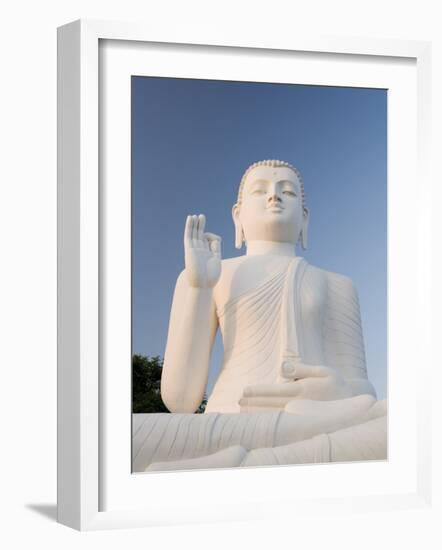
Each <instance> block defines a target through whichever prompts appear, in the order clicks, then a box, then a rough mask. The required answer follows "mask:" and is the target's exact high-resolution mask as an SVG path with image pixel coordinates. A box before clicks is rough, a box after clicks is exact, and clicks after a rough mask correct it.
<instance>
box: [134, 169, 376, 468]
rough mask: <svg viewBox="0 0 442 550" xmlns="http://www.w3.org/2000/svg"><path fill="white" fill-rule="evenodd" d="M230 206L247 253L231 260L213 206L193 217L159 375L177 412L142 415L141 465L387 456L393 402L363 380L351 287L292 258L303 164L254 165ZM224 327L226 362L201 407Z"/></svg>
mask: <svg viewBox="0 0 442 550" xmlns="http://www.w3.org/2000/svg"><path fill="white" fill-rule="evenodd" d="M232 214H233V220H234V223H235V228H236V246H237V248H241V247H242V245H243V242H245V245H246V250H247V252H246V254H245V255H243V256H239V257H236V258H231V259H225V260H221V239H220V237H219V236H217V235H214V234H212V233H208V232H206V220H205V217H204V216H203V215H199V216H196V215H192V216H188V218H187V221H186V226H185V231H184V250H185V269H184V271H183V272H182V273H181V274H180V276H179V277H178V281H177V284H176V288H175V293H174V297H173V303H172V310H171V317H170V324H169V334H168V339H167V346H166V352H165V358H164V367H163V376H162V382H161V395H162V398H163V401H164V403H165V404H166V406H167V407H168V408H169V410H170V411H171V412H172V413H174V414H172V415H167V414H159V415H137V419H136V421H134V457H135V458H134V469H136V470H144V469H149V470H157V469H162V470H164V469H176V468H201V467H223V466H224V467H226V466H239V465H242V466H245V465H252V464H253V465H256V464H273V463H274V464H278V463H299V462H317V461H329V460H358V459H359V460H363V459H369V458H377V459H379V458H385V455H386V403H385V402H377V401H376V399H375V391H374V389H373V386H372V385H371V384H370V382H369V381H368V379H367V371H366V365H365V354H364V343H363V336H362V328H361V320H360V312H359V303H358V298H357V294H356V291H355V289H354V286H353V284H352V282H351V280H350V279H349V278H347V277H345V276H343V275H338V274H336V273H330V272H327V271H324V270H322V269H319V268H316V267H313V266H311V265H309V264H308V263H307V262H306V261H305V260H304V259H303V258H301V257H298V256H296V245H297V243H298V241H300V243H301V245H302V247H303V248H304V249H305V248H306V245H307V228H308V222H309V212H308V209H307V208H306V205H305V196H304V185H303V181H302V178H301V176H300V174H299V172H298V170H297V169H296V168H295V167H293V166H291V165H290V164H288V163H287V162H282V161H277V160H267V161H260V162H256V163H254V164H252V165H251V166H250V167H249V168H248V169H247V170H246V172H245V173H244V175H243V177H242V180H241V183H240V187H239V193H238V200H237V202H236V204H235V205H234V206H233V210H232ZM218 328H219V329H220V330H221V334H222V339H223V346H224V360H223V365H222V369H221V371H220V374H219V376H218V379H217V380H216V383H215V386H214V388H213V391H212V393H211V395H210V396H209V400H208V403H207V407H206V413H205V414H204V415H193V414H192V413H194V411H195V410H196V409H197V408H198V406H199V404H200V402H201V400H202V398H203V394H204V391H205V388H206V385H207V379H208V372H209V361H210V354H211V349H212V346H213V343H214V339H215V335H216V331H217V329H218ZM175 423H178V424H177V426H181V427H182V429H181V435H180V429H179V428H178V427H176V426H175ZM184 426H185V428H184ZM217 429H218V430H217ZM218 432H219V435H218V437H216V434H217V433H218ZM249 432H250V433H249ZM184 433H185V434H186V435H183V434H184ZM205 433H206V438H205V436H204V434H205ZM209 433H210V437H209V435H208V434H209ZM251 433H253V436H252V435H251ZM146 434H149V435H146ZM214 434H215V436H214ZM207 437H209V439H210V441H208V440H206V439H207ZM149 438H150V441H149ZM180 441H181V442H180ZM333 441H334V442H335V443H334V451H333V444H332V443H333ZM343 441H344V442H346V443H345V444H344V443H343ZM355 441H356V442H357V445H356V448H355V446H354V444H355ZM336 442H338V443H336ZM364 445H365V447H364ZM363 448H366V453H365V454H364V451H363V450H361V449H363ZM336 449H339V450H340V451H339V453H337V452H336ZM343 449H344V452H342V451H343ZM278 453H279V454H278ZM275 457H276V458H275Z"/></svg>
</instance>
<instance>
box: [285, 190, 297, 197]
mask: <svg viewBox="0 0 442 550" xmlns="http://www.w3.org/2000/svg"><path fill="white" fill-rule="evenodd" d="M283 194H284V195H289V196H290V197H296V193H295V192H294V191H290V190H289V189H285V190H284V191H283Z"/></svg>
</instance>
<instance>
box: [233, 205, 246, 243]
mask: <svg viewBox="0 0 442 550" xmlns="http://www.w3.org/2000/svg"><path fill="white" fill-rule="evenodd" d="M232 218H233V223H234V224H235V248H237V249H238V250H239V249H241V248H242V245H243V242H244V231H243V229H242V225H241V222H240V221H239V208H238V205H237V204H235V205H233V208H232Z"/></svg>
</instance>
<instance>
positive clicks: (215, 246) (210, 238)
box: [204, 233, 221, 257]
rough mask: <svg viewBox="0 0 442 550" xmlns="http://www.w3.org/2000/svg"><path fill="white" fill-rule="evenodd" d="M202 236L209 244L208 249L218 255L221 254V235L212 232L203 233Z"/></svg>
mask: <svg viewBox="0 0 442 550" xmlns="http://www.w3.org/2000/svg"><path fill="white" fill-rule="evenodd" d="M204 237H205V239H206V241H207V243H208V245H209V249H210V250H211V251H212V252H213V253H214V254H215V255H216V256H218V257H220V256H221V237H220V236H219V235H215V234H214V233H205V234H204Z"/></svg>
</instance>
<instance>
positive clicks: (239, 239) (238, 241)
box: [235, 222, 244, 250]
mask: <svg viewBox="0 0 442 550" xmlns="http://www.w3.org/2000/svg"><path fill="white" fill-rule="evenodd" d="M243 243H244V233H243V230H242V225H241V224H240V223H239V222H238V223H235V248H237V249H238V250H239V249H241V248H242V245H243Z"/></svg>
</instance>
